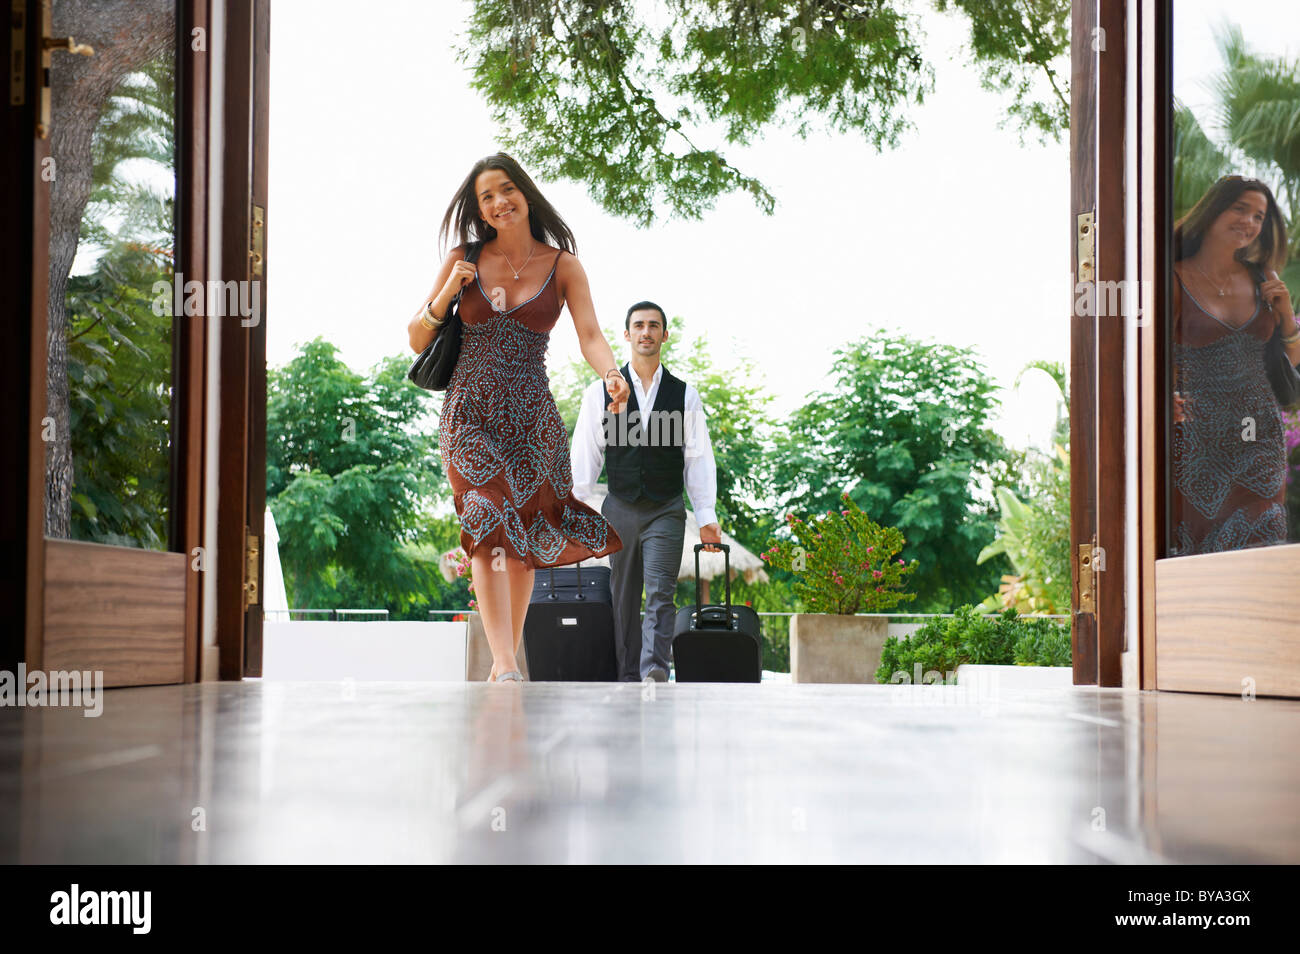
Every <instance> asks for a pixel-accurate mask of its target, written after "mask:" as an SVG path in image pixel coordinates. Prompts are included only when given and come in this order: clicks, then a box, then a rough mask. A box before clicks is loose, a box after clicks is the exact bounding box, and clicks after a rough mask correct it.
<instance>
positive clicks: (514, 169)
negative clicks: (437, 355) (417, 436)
mask: <svg viewBox="0 0 1300 954" xmlns="http://www.w3.org/2000/svg"><path fill="white" fill-rule="evenodd" d="M452 229H454V230H455V233H456V235H457V237H458V239H459V241H460V244H459V245H457V246H456V247H455V248H454V249H452V250H451V252H450V253H449V254H448V256H447V260H446V261H445V262H443V263H442V268H441V269H440V270H439V271H438V277H437V279H436V280H435V281H434V284H433V292H432V293H431V294H430V295H429V297H428V299H427V300H426V302H425V304H424V305H423V306H422V307H421V309H420V312H419V313H418V314H417V315H416V317H415V318H414V319H412V321H411V323H410V325H409V326H408V331H409V333H410V339H411V348H412V350H414V351H417V352H419V351H423V350H424V349H425V347H427V346H428V344H429V342H430V341H432V340H433V339H434V337H435V336H436V335H437V334H438V331H439V330H440V328H441V323H442V322H443V321H444V320H445V319H446V317H447V311H448V308H449V306H450V304H451V300H452V298H454V297H455V295H456V293H457V291H460V290H461V288H462V286H464V294H463V295H462V297H461V301H460V316H461V320H462V321H463V322H464V339H463V343H462V346H461V353H460V358H459V360H458V361H457V362H456V370H455V372H454V373H453V374H452V377H451V383H450V385H449V386H448V388H447V394H446V398H445V399H444V400H443V404H442V414H441V417H440V420H439V441H440V445H441V448H440V449H441V453H442V461H443V467H444V469H445V470H446V473H447V479H448V481H449V482H450V483H451V489H452V492H453V494H454V500H455V504H456V513H457V514H458V515H459V516H460V520H461V533H460V544H461V547H462V548H463V549H464V550H465V552H466V553H467V554H469V557H470V561H471V565H472V570H473V578H474V590H475V594H474V595H475V596H476V597H477V601H478V609H479V613H480V615H481V616H482V619H483V628H484V630H485V631H486V634H487V641H488V646H489V647H490V648H491V650H492V673H491V676H490V677H489V681H492V682H504V681H514V682H519V681H522V676H521V675H520V673H519V666H518V662H517V660H516V656H517V654H518V652H519V642H520V640H521V639H522V637H523V632H524V616H525V614H526V613H527V611H528V601H529V598H530V597H531V595H532V592H533V575H534V571H535V569H536V568H537V567H539V566H541V567H550V566H562V565H564V564H568V563H576V562H578V561H579V560H582V559H585V558H586V557H599V556H605V555H606V554H609V553H615V552H617V551H618V550H620V549H622V547H623V543H622V541H621V540H620V539H619V537H618V534H617V533H616V532H615V531H614V529H613V527H611V526H610V525H609V523H608V521H606V520H605V518H604V517H603V516H601V515H600V514H598V513H596V512H595V511H594V510H592V509H591V508H590V507H588V506H586V505H585V504H583V503H582V502H581V501H579V500H578V499H577V498H576V497H574V496H573V495H572V493H571V491H572V489H573V478H572V476H571V472H570V470H569V440H568V434H567V432H566V431H565V428H564V423H563V421H562V420H561V419H560V414H559V412H558V411H557V410H556V407H555V399H554V398H553V397H552V396H551V391H550V386H549V384H548V381H547V377H546V360H545V358H546V345H547V342H548V340H549V338H550V331H551V329H552V328H553V327H555V323H556V321H557V320H558V319H559V316H560V309H561V308H562V307H563V306H564V303H565V302H568V305H569V313H570V314H571V315H572V316H573V324H574V327H575V328H576V329H577V332H578V341H579V343H580V345H581V348H582V356H583V357H584V358H586V359H587V363H588V364H590V365H591V367H592V368H593V369H594V370H595V372H596V373H597V374H598V375H601V376H602V378H603V379H604V381H605V388H606V390H607V391H608V392H609V396H610V402H611V403H610V407H611V410H612V411H614V413H618V412H619V411H621V410H622V408H623V404H624V402H625V401H626V400H627V397H628V385H627V382H626V381H625V380H624V378H623V376H622V374H620V373H619V370H618V366H617V363H616V362H615V361H614V353H613V351H612V350H611V349H610V347H609V342H607V341H606V340H605V336H604V335H603V334H601V331H600V326H599V325H598V324H597V322H596V313H595V310H594V309H593V308H592V303H591V291H590V289H589V288H588V285H587V276H586V273H585V272H584V271H583V269H582V265H581V264H580V263H579V262H578V259H577V258H576V257H575V256H574V254H573V252H574V248H575V245H574V241H573V233H572V232H571V231H570V230H569V227H568V226H567V225H566V224H565V223H564V220H563V219H561V218H560V216H559V214H558V213H557V212H556V211H555V209H554V208H552V207H551V204H550V203H549V202H547V201H546V199H545V197H543V195H542V194H541V192H540V191H539V190H538V188H537V186H536V185H534V184H533V180H532V179H530V178H529V177H528V174H527V173H526V172H524V170H523V169H522V168H520V166H519V164H518V163H516V162H515V161H514V160H513V159H511V158H510V157H509V156H507V155H506V154H505V153H500V152H499V153H497V154H496V155H493V156H489V157H487V158H486V159H480V160H479V161H478V162H476V163H475V164H474V167H473V168H472V169H471V170H470V172H469V175H468V176H466V177H465V181H464V182H463V183H462V184H461V186H460V189H459V190H458V191H457V193H456V197H455V198H454V199H453V200H452V202H451V205H450V206H448V208H447V214H446V215H445V216H443V220H442V230H441V234H442V235H443V236H444V237H445V236H446V235H447V234H448V232H449V231H450V230H452ZM471 242H482V243H483V245H482V248H481V249H480V253H479V256H478V261H477V263H476V264H475V263H471V262H467V261H465V257H466V254H465V253H466V246H467V245H469V244H470V243H471Z"/></svg>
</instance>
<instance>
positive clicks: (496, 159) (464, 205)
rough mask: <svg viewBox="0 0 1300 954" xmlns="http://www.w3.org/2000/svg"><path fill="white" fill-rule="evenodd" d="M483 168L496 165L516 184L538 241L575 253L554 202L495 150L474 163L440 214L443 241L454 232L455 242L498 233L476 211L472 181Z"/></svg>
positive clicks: (489, 237)
mask: <svg viewBox="0 0 1300 954" xmlns="http://www.w3.org/2000/svg"><path fill="white" fill-rule="evenodd" d="M486 169H499V170H500V171H501V172H504V173H505V174H506V178H508V179H509V180H510V181H511V182H513V183H514V184H515V187H516V188H517V189H519V191H520V192H522V193H523V194H524V201H525V202H527V203H528V231H530V232H531V233H532V234H533V238H535V239H537V241H539V242H546V243H548V244H550V245H554V246H555V247H556V248H562V249H564V250H565V251H566V252H568V253H570V254H571V255H576V254H577V248H578V245H577V243H576V242H575V241H574V239H573V232H572V230H570V228H569V226H568V225H567V224H566V223H565V221H564V219H562V218H560V213H558V212H556V211H555V206H553V205H551V203H549V202H547V201H546V197H545V196H544V195H542V192H541V190H540V189H538V188H537V185H536V184H535V183H534V182H533V180H532V179H531V178H530V177H529V175H528V173H526V172H524V169H523V167H522V166H521V165H519V163H517V162H516V161H515V160H514V159H512V158H511V157H510V156H508V155H506V154H505V153H504V152H498V153H494V154H493V155H490V156H486V157H484V158H482V159H480V160H479V161H478V162H476V163H474V166H473V168H471V169H470V170H469V175H467V176H466V177H465V181H464V182H462V183H461V184H460V188H459V189H457V190H456V197H455V198H454V199H452V200H451V205H449V206H447V214H446V215H444V216H443V217H442V228H441V229H440V230H439V235H440V236H441V239H442V241H444V242H445V241H446V240H447V237H448V235H454V236H455V237H456V239H457V244H459V245H466V244H468V243H470V242H489V241H491V240H492V239H494V238H496V237H497V230H496V229H494V228H493V227H492V226H490V225H488V224H487V223H486V222H484V221H483V220H482V219H481V218H479V214H478V194H477V193H476V192H475V191H474V183H475V182H476V181H477V180H478V177H479V174H480V173H482V172H483V171H484V170H486Z"/></svg>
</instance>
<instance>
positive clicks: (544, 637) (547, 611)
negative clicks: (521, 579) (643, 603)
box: [524, 565, 618, 682]
mask: <svg viewBox="0 0 1300 954" xmlns="http://www.w3.org/2000/svg"><path fill="white" fill-rule="evenodd" d="M524 658H525V659H526V660H527V661H528V678H529V679H530V680H531V681H533V682H617V681H618V663H617V661H616V660H615V658H614V608H613V601H612V600H611V599H610V592H609V567H607V566H589V567H587V568H586V569H585V570H584V569H582V568H581V567H579V566H576V565H575V566H562V567H559V568H558V569H557V568H552V569H551V570H550V571H549V572H538V573H537V575H536V577H535V578H534V580H533V595H532V597H531V598H530V599H529V601H528V615H527V616H526V617H524Z"/></svg>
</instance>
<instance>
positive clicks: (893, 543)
mask: <svg viewBox="0 0 1300 954" xmlns="http://www.w3.org/2000/svg"><path fill="white" fill-rule="evenodd" d="M840 499H841V500H842V501H843V509H841V510H840V511H839V512H838V513H837V512H836V511H834V510H828V511H826V513H825V514H819V515H818V516H816V517H810V518H809V519H808V520H807V521H804V520H801V519H800V518H798V517H796V516H795V515H794V514H786V517H785V520H786V525H787V527H788V528H789V530H790V534H791V536H792V537H793V539H790V540H778V539H774V540H772V541H771V542H770V543H769V545H768V548H767V549H766V550H764V551H763V552H762V553H761V554H759V556H760V557H762V559H763V560H764V561H766V562H767V563H768V564H770V565H771V566H774V567H777V568H778V569H782V570H789V571H790V572H792V573H794V574H795V586H794V589H795V595H797V596H799V597H800V598H801V599H803V600H804V601H805V602H806V603H807V604H808V606H809V607H810V608H811V609H813V610H815V611H816V612H821V613H841V614H845V615H851V614H853V613H858V612H877V611H880V610H887V609H891V608H893V607H895V606H897V605H898V604H899V603H902V602H904V601H906V600H914V599H916V594H915V593H908V592H906V591H904V590H903V589H902V586H903V582H904V580H905V579H906V577H907V576H908V575H909V574H910V573H912V572H914V571H915V570H916V567H917V561H916V560H913V561H912V562H911V563H905V562H904V561H903V560H901V559H899V558H898V553H899V551H901V550H902V549H903V544H904V543H906V541H905V540H904V539H903V534H902V532H901V531H899V530H898V529H897V528H895V527H882V526H880V525H879V524H878V523H875V522H873V521H872V519H871V518H870V517H868V516H867V515H866V514H865V513H863V512H862V509H861V508H860V507H859V506H858V505H857V504H855V503H854V502H853V501H852V500H850V499H849V495H848V494H843V495H841V498H840Z"/></svg>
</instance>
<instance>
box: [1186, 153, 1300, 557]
mask: <svg viewBox="0 0 1300 954" xmlns="http://www.w3.org/2000/svg"><path fill="white" fill-rule="evenodd" d="M1174 259H1175V263H1174V273H1175V276H1176V279H1177V280H1176V281H1175V282H1174V375H1175V378H1174V380H1175V385H1174V439H1173V446H1172V448H1171V454H1172V458H1173V483H1174V487H1173V519H1172V525H1173V526H1172V533H1171V541H1170V544H1171V546H1170V555H1171V556H1184V555H1187V554H1192V553H1213V552H1217V551H1223V550H1238V549H1242V548H1245V547H1255V546H1268V545H1271V544H1276V543H1285V542H1286V539H1287V519H1286V502H1285V495H1286V442H1285V436H1284V433H1283V428H1282V416H1281V411H1280V409H1279V407H1278V403H1277V398H1276V397H1275V396H1274V394H1273V389H1272V388H1271V387H1270V386H1269V382H1268V376H1267V374H1266V373H1265V370H1264V368H1265V365H1264V347H1265V345H1266V344H1267V343H1268V341H1269V338H1270V337H1272V335H1273V334H1274V333H1275V331H1277V332H1278V333H1279V334H1280V335H1281V336H1282V342H1283V346H1284V347H1285V349H1286V354H1287V357H1288V358H1289V359H1290V361H1291V363H1292V364H1293V365H1294V364H1296V363H1297V362H1300V327H1297V325H1296V320H1295V313H1294V312H1293V310H1292V306H1291V295H1290V292H1288V291H1287V288H1286V285H1284V284H1283V283H1282V281H1281V280H1280V279H1279V278H1278V273H1279V272H1280V271H1281V270H1282V267H1283V265H1284V264H1285V262H1286V224H1285V222H1284V221H1283V219H1282V213H1281V212H1280V211H1279V210H1278V207H1277V203H1276V202H1275V201H1274V199H1273V193H1272V192H1270V191H1269V189H1268V187H1267V186H1266V185H1264V184H1263V183H1262V182H1260V181H1259V180H1257V179H1246V178H1242V177H1241V176H1225V177H1224V178H1222V179H1220V180H1219V181H1218V182H1216V183H1215V184H1214V185H1213V186H1212V187H1211V188H1210V190H1209V191H1208V192H1206V194H1205V195H1204V196H1202V197H1201V199H1200V201H1198V202H1197V203H1196V205H1195V206H1194V207H1193V208H1192V210H1191V211H1190V212H1188V213H1187V215H1185V216H1183V218H1182V219H1180V220H1179V221H1178V222H1177V223H1175V227H1174Z"/></svg>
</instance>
